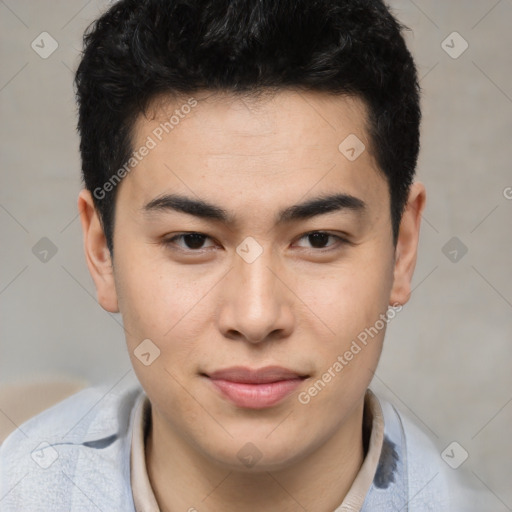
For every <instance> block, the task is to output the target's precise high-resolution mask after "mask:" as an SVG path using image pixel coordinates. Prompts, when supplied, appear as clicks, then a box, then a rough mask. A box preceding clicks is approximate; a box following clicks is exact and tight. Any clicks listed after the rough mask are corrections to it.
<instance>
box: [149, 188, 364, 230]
mask: <svg viewBox="0 0 512 512" xmlns="http://www.w3.org/2000/svg"><path fill="white" fill-rule="evenodd" d="M142 210H143V212H144V213H145V214H148V215H150V214H153V213H160V212H168V211H176V212H180V213H187V214H189V215H193V216H195V217H199V218H202V219H207V220H213V221H219V222H222V223H224V224H227V225H235V224H236V218H235V216H234V215H232V214H231V213H229V212H228V211H226V210H224V209H223V208H221V207H220V206H217V205H214V204H211V203H208V202H206V201H204V200H202V199H193V198H191V197H187V196H183V195H178V194H164V195H162V196H159V197H156V198H155V199H153V200H151V201H150V202H149V203H147V204H146V205H144V206H143V207H142ZM365 210H366V203H365V202H364V201H363V200H362V199H359V198H357V197H355V196H352V195H350V194H330V195H323V196H319V197H316V198H313V199H310V200H308V201H305V202H303V203H298V204H295V205H292V206H289V207H287V208H285V209H283V210H281V211H280V212H278V214H277V216H276V218H275V224H276V225H278V224H284V223H287V222H294V221H298V220H305V219H310V218H313V217H316V216H318V215H324V214H327V213H332V212H337V211H352V212H358V213H364V212H365Z"/></svg>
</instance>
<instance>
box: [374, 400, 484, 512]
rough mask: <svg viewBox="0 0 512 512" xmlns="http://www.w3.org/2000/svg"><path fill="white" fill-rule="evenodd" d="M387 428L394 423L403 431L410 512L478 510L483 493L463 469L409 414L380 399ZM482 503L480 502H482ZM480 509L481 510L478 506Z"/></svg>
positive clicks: (467, 511)
mask: <svg viewBox="0 0 512 512" xmlns="http://www.w3.org/2000/svg"><path fill="white" fill-rule="evenodd" d="M379 402H380V404H381V408H382V411H383V415H384V422H385V428H386V429H387V428H388V427H390V426H391V425H392V424H393V423H395V425H398V426H399V430H401V431H402V442H403V446H402V453H403V458H404V459H405V460H404V468H405V471H406V480H407V488H408V492H407V495H408V500H409V503H408V510H409V511H410V512H427V511H428V512H430V511H432V512H445V511H446V512H470V511H475V510H477V505H478V503H477V502H479V500H481V495H479V494H478V493H477V492H476V491H475V490H474V489H472V488H471V487H470V486H469V484H468V482H467V479H465V478H464V477H463V476H462V474H461V473H460V471H457V469H453V468H452V467H450V466H449V465H448V464H447V462H445V460H443V458H442V455H441V452H442V448H441V449H440V448H439V447H438V446H437V445H436V443H435V442H434V440H433V437H432V436H431V435H430V434H429V433H427V430H426V428H422V427H421V426H420V425H419V422H417V421H415V420H414V419H413V418H412V417H411V416H410V415H409V414H406V413H403V412H400V411H399V410H398V409H397V408H396V407H395V406H394V405H392V404H391V403H390V402H388V401H386V400H384V399H383V398H379ZM479 503H480V502H479ZM478 510H479V509H478Z"/></svg>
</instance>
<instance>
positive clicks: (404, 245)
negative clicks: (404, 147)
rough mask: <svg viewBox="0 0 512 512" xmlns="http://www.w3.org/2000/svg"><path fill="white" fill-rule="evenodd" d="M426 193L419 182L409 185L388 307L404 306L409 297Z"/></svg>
mask: <svg viewBox="0 0 512 512" xmlns="http://www.w3.org/2000/svg"><path fill="white" fill-rule="evenodd" d="M425 201H426V191H425V186H424V185H423V184H422V183H420V182H415V183H413V184H412V185H411V188H410V191H409V197H408V200H407V205H406V207H405V210H404V213H403V215H402V220H401V222H400V231H399V234H398V240H397V245H396V250H395V267H394V279H393V287H392V290H391V295H390V299H389V304H390V305H397V304H405V303H406V302H407V301H408V300H409V298H410V296H411V282H412V277H413V274H414V268H415V266H416V259H417V253H418V242H419V235H420V226H421V214H422V212H423V210H424V208H425Z"/></svg>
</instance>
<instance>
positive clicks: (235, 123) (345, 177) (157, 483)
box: [78, 90, 425, 512]
mask: <svg viewBox="0 0 512 512" xmlns="http://www.w3.org/2000/svg"><path fill="white" fill-rule="evenodd" d="M194 97H195V98H196V99H197V100H198V105H197V106H196V107H195V108H194V109H193V110H192V112H190V114H188V115H187V116H185V118H184V119H182V120H181V121H180V123H179V125H177V126H176V127H175V129H174V130H173V131H172V132H170V133H169V134H168V135H166V136H165V137H164V138H163V139H162V141H161V142H159V143H158V144H157V146H156V147H155V148H154V149H152V150H151V151H150V152H149V154H148V155H147V156H146V157H145V158H144V159H143V160H142V161H141V162H140V163H139V164H138V165H137V166H136V168H135V169H134V170H133V171H132V172H130V173H129V174H128V175H127V176H126V177H125V178H124V179H123V181H122V182H121V183H120V184H119V185H118V186H119V190H118V195H117V202H116V221H115V228H114V258H113V260H112V259H111V255H110V253H109V251H108V249H107V245H106V241H105V237H104V234H103V230H102V228H101V224H100V221H99V217H98V214H97V212H96V210H95V208H94V206H93V201H92V197H91V194H90V192H88V191H87V190H82V191H81V192H80V194H79V199H78V209H79V211H80V212H81V213H80V216H81V222H82V228H83V234H84V249H85V255H86V260H87V265H88V267H89V270H90V273H91V275H92V278H93V280H94V283H95V285H96V290H97V296H98V301H99V303H100V304H101V306H102V307H103V308H104V309H106V310H107V311H110V312H121V314H122V316H123V321H124V325H125V330H126V341H127V346H128V350H129V354H130V357H131V360H132V364H133V367H134V370H135V372H136V374H137V377H138V379H139V380H140V382H141V384H142V386H143V388H144V390H145V392H146V394H147V395H148V397H149V399H150V401H151V404H152V427H151V430H150V434H149V437H148V440H147V443H146V463H147V469H148V474H149V478H150V481H151V485H152V487H153V490H154V492H155V496H156V498H157V501H158V503H159V505H160V507H161V509H162V510H165V511H171V512H174V511H186V510H189V509H190V508H191V507H195V509H197V510H198V511H199V512H203V511H218V510H223V511H227V512H231V511H235V510H237V511H238V510H240V509H243V510H246V511H261V510H268V511H276V512H277V511H296V510H303V509H307V510H315V511H320V512H321V511H325V512H332V510H334V509H335V508H336V507H338V506H339V505H340V504H341V502H342V501H343V498H344V496H345V495H346V493H347V492H348V490H349V488H350V486H351V484H352V482H353V480H354V478H355V476H356V475H357V472H358V470H359V468H360V466H361V464H362V461H363V458H364V451H363V441H362V415H363V400H364V395H365V391H366V389H367V387H368V385H369V383H370V381H371V378H372V375H373V372H374V371H375V369H376V367H377V364H378V360H379V357H380V353H381V349H382V343H383V339H384V334H385V329H382V330H381V331H380V332H379V334H378V335H377V336H375V337H374V338H373V339H371V341H370V342H369V343H368V344H367V346H366V347H364V349H363V350H361V352H359V353H358V354H357V355H356V356H354V358H353V359H352V360H351V361H350V363H349V364H348V365H346V366H345V367H344V368H343V370H342V371H341V372H339V373H338V374H337V375H336V377H335V378H332V380H331V381H330V382H329V383H328V384H327V385H326V386H325V388H324V389H323V390H322V391H321V392H320V393H318V394H317V395H316V396H315V397H313V398H311V400H310V402H309V403H307V404H302V403H300V402H299V401H298V399H297V396H298V393H300V392H303V391H305V390H307V389H308V388H309V387H310V386H311V385H312V384H313V383H314V382H315V381H317V380H318V379H319V378H321V376H322V374H324V373H325V372H326V371H327V370H328V368H329V367H332V365H333V363H334V362H335V361H336V360H337V357H338V356H339V355H342V354H344V353H345V352H346V351H347V350H348V349H349V347H350V345H351V343H352V340H354V339H355V338H356V337H357V335H358V334H359V333H360V332H361V331H363V330H364V329H365V328H368V327H370V326H373V325H374V324H375V322H376V320H378V318H379V315H380V314H383V313H385V312H386V310H387V308H388V306H389V305H396V304H405V303H406V302H407V300H408V299H409V296H410V293H411V292H410V285H411V279H412V275H413V271H414V267H415V264H416V255H417V246H418V238H419V231H420V221H421V212H422V211H423V208H424V205H425V188H424V186H423V185H422V184H421V183H418V182H416V183H414V184H413V185H412V187H411V190H410V194H409V199H408V203H407V207H406V210H405V213H404V215H403V218H402V221H401V225H400V234H399V239H398V243H397V245H396V247H395V246H394V245H393V241H392V228H391V218H390V204H389V201H390V199H389V190H388V186H387V182H386V180H385V178H384V177H383V175H382V174H381V173H380V172H379V170H378V168H377V164H376V162H375V160H374V158H373V156H372V152H371V144H370V141H369V139H368V136H367V127H366V118H367V117H366V109H365V106H364V104H363V102H362V101H360V100H359V99H356V98H348V97H339V96H337V97H335V96H330V95H327V94H324V93H313V92H308V93H304V92H301V93H298V92H295V91H291V90H284V91H280V92H279V93H278V94H276V95H275V96H274V97H271V98H266V99H265V100H262V101H259V102H257V101H253V100H249V99H248V98H245V99H242V98H240V97H238V98H236V97H233V96H230V95H227V94H220V93H215V94H213V93H206V92H203V93H201V94H195V95H194ZM183 103H185V100H183V101H182V102H181V103H180V102H179V101H177V100H176V99H174V100H170V99H168V101H167V102H165V101H158V102H155V104H154V108H153V109H152V115H148V116H147V117H145V116H142V115H141V116H140V117H139V119H138V121H137V123H136V125H135V132H134V134H135V135H134V147H135V148H138V147H140V146H141V145H142V144H143V143H144V141H145V140H146V138H147V137H148V135H149V136H150V135H151V133H152V131H153V130H154V129H155V128H156V127H158V125H159V124H160V123H161V122H162V121H165V120H166V119H169V117H170V115H172V112H173V111H174V109H175V108H179V106H180V105H182V104H183ZM352 133H353V134H356V135H357V136H358V137H359V139H361V140H362V141H363V142H364V144H365V146H366V150H365V151H364V152H363V153H362V154H361V156H359V158H357V159H356V160H355V161H353V162H351V161H349V160H348V159H347V158H346V157H345V156H344V155H343V154H342V153H341V152H340V151H339V150H338V146H339V144H340V143H341V142H342V141H343V140H344V139H345V138H346V137H347V136H348V135H349V134H352ZM333 192H339V193H346V194H350V195H353V196H355V197H357V198H359V199H361V200H362V201H364V203H365V204H366V208H365V209H364V212H356V211H350V210H343V211H337V212H331V213H328V214H323V215H319V216H316V217H314V218H311V219H307V220H300V221H296V222H292V223H287V224H283V225H276V224H275V223H274V218H275V215H276V214H277V212H278V211H280V210H281V209H283V208H285V207H288V206H291V205H293V204H296V203H299V202H302V201H304V200H306V199H311V198H313V197H316V196H319V195H321V194H323V193H329V194H330V193H333ZM163 193H179V194H183V195H187V196H189V197H192V198H195V199H197V198H201V199H203V200H206V201H208V202H211V203H214V204H216V205H219V206H221V207H222V208H224V209H226V210H228V211H229V212H230V213H231V214H232V215H233V216H235V218H236V224H234V225H230V226H226V225H224V224H222V223H221V222H218V221H211V220H206V219H201V218H198V217H195V216H192V215H190V214H185V213H178V212H171V211H166V212H160V213H152V214H145V213H144V211H143V206H144V205H145V204H146V203H148V202H149V201H150V200H152V199H154V198H156V197H158V196H159V195H161V194H163ZM315 231H326V232H328V233H329V234H332V235H337V236H341V237H346V239H347V240H348V242H350V243H345V244H342V243H340V242H339V241H338V240H337V239H336V238H332V237H329V238H325V239H324V241H322V242H320V245H316V246H315V245H314V241H312V240H311V238H310V237H308V236H305V235H307V234H308V233H311V232H315ZM183 232H199V233H203V234H205V235H207V237H205V238H204V241H203V245H202V246H201V245H200V244H199V247H200V248H199V249H197V247H198V246H197V245H196V246H193V245H191V244H188V245H187V240H186V239H183V238H181V239H179V240H175V241H174V245H168V246H166V245H165V244H164V243H163V241H164V239H170V238H171V237H172V236H175V235H177V234H183ZM246 237H252V238H254V239H255V240H256V241H257V242H258V244H259V245H260V246H261V248H262V249H263V253H262V254H261V255H260V256H259V257H257V258H256V259H255V261H253V262H252V263H248V262H246V261H245V260H244V259H243V258H241V257H240V256H239V255H238V253H237V252H236V249H237V247H238V246H239V245H240V244H241V243H242V242H243V241H244V239H245V238H246ZM322 244H323V245H322ZM180 248H181V251H180ZM194 251H196V252H194ZM147 338H149V339H151V340H152V342H153V343H154V344H155V345H156V346H158V348H159V349H160V356H159V357H158V358H157V359H155V360H154V362H153V363H152V364H151V365H149V366H145V365H143V364H141V362H140V361H139V360H138V359H137V358H136V357H135V355H134V350H135V349H136V347H137V346H138V345H139V344H140V343H141V341H142V340H144V339H147ZM235 365H241V366H247V367H251V368H260V367H263V366H266V365H281V366H284V367H286V368H290V369H293V370H295V371H298V372H299V373H303V374H307V375H309V377H308V379H306V380H305V381H304V382H302V383H301V385H300V387H299V388H298V390H297V391H296V392H294V393H293V394H292V395H291V396H289V397H288V398H286V399H285V400H284V401H282V402H281V403H279V404H277V405H275V406H273V407H270V408H266V409H260V410H250V409H245V408H240V407H237V406H235V405H234V404H233V403H232V402H230V401H228V400H227V399H225V398H224V397H223V396H221V395H220V394H219V393H218V392H217V391H216V390H215V389H214V388H213V387H212V386H211V383H210V382H208V381H207V380H205V379H204V378H203V377H201V376H200V373H201V372H212V371H214V370H218V369H221V368H227V367H230V366H235ZM249 442H250V443H253V444H254V445H255V446H256V447H257V449H258V450H259V452H260V453H261V459H260V460H259V461H258V462H257V464H256V465H254V466H253V467H251V468H248V467H246V466H245V465H244V464H243V462H242V461H241V460H240V459H239V457H238V456H237V453H238V451H239V450H240V449H241V448H242V447H243V446H244V445H245V444H246V443H249Z"/></svg>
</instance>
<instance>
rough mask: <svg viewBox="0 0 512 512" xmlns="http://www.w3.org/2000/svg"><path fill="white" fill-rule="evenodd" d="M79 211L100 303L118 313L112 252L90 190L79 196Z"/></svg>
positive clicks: (111, 311) (85, 245)
mask: <svg viewBox="0 0 512 512" xmlns="http://www.w3.org/2000/svg"><path fill="white" fill-rule="evenodd" d="M78 211H79V213H80V221H81V223H82V231H83V240H84V251H85V259H86V261H87V266H88V268H89V272H90V274H91V276H92V279H93V281H94V284H95V286H96V294H97V297H98V302H99V303H100V305H101V307H102V308H103V309H105V310H106V311H109V312H110V313H118V312H119V307H118V303H117V292H116V287H115V281H114V269H113V265H112V261H111V257H110V251H109V250H108V246H107V239H106V238H105V234H104V232H103V227H102V225H101V222H100V218H99V216H98V213H97V211H96V208H95V207H94V202H93V199H92V196H91V193H90V191H89V190H86V189H84V190H81V191H80V193H79V194H78Z"/></svg>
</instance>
